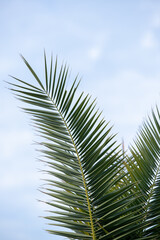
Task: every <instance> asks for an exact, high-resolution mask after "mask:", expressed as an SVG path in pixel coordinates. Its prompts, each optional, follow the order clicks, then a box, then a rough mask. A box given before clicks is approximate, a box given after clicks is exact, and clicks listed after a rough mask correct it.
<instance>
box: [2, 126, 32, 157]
mask: <svg viewBox="0 0 160 240" xmlns="http://www.w3.org/2000/svg"><path fill="white" fill-rule="evenodd" d="M32 139H33V136H32V132H29V131H26V130H22V131H11V132H2V133H1V138H0V152H1V156H2V157H3V158H8V157H10V156H13V155H14V154H15V153H16V152H17V151H19V149H20V148H21V147H22V146H24V145H25V144H30V143H32Z"/></svg>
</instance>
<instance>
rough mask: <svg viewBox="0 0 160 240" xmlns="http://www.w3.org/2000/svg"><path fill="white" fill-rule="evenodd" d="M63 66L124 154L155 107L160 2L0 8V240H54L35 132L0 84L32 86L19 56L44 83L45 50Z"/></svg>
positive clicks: (8, 4)
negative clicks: (94, 102) (42, 190)
mask: <svg viewBox="0 0 160 240" xmlns="http://www.w3.org/2000/svg"><path fill="white" fill-rule="evenodd" d="M44 48H45V50H46V53H47V56H48V58H49V57H50V54H51V52H52V53H53V56H54V57H55V56H56V55H58V59H59V63H61V62H62V61H63V60H65V61H67V63H68V64H69V66H70V68H71V71H72V73H71V78H72V79H73V78H74V77H75V75H76V74H77V73H79V75H80V76H82V82H81V85H80V90H84V91H85V92H86V93H87V92H89V93H90V94H92V96H93V97H97V102H98V104H97V106H98V107H100V109H101V110H103V116H104V117H105V119H106V120H107V121H111V124H113V125H114V128H113V133H118V136H117V140H118V141H119V142H121V140H122V138H123V139H124V144H125V148H127V146H128V144H129V143H130V142H132V139H133V138H134V137H135V135H136V132H137V130H138V128H139V126H140V125H141V123H142V121H143V120H144V118H145V117H146V116H147V115H148V114H150V112H151V107H154V106H155V104H158V105H159V102H160V1H158V0H157V1H156V0H152V1H149V0H134V1H127V0H126V1H125V0H121V1H119V0H113V1H109V0H104V1H103V0H99V1H94V0H92V1H89V0H86V1H84V0H81V1H78V0H77V1H71V0H68V1H65V0H63V1H62V0H59V1H58V0H52V1H51V0H50V1H49V0H45V1H42V0H27V1H23V0H21V1H20V0H18V1H17V0H14V1H13V0H6V1H2V0H1V1H0V81H1V84H0V110H1V113H0V165H1V167H0V239H2V240H35V239H38V240H51V239H52V240H53V239H57V240H58V239H59V240H60V239H63V238H62V237H56V236H53V235H49V234H48V233H47V232H45V231H44V229H46V228H47V226H46V225H45V223H46V221H45V220H44V219H43V218H40V217H39V216H43V215H45V213H44V210H45V209H46V206H44V205H43V204H41V203H39V202H37V199H46V198H47V197H46V196H45V197H44V196H42V194H41V193H40V192H39V191H38V190H37V189H38V188H39V187H40V186H41V185H42V184H43V182H42V181H40V180H39V179H40V178H43V177H44V176H43V174H42V173H41V172H40V171H39V169H40V168H42V167H43V166H42V165H41V164H40V163H39V162H38V161H37V160H36V158H37V157H38V153H37V152H36V151H35V145H34V144H33V141H34V140H36V135H35V132H34V131H33V128H32V127H31V124H30V123H31V122H30V120H29V117H28V116H27V115H25V114H24V113H23V112H22V111H21V110H20V109H19V108H18V106H22V105H21V104H20V103H19V102H18V101H17V100H16V99H14V97H13V95H12V94H11V92H10V91H9V90H8V89H7V85H6V83H5V82H4V81H3V80H6V81H9V80H10V78H9V77H8V74H11V75H14V76H16V77H20V78H22V79H24V80H29V81H30V82H32V81H33V78H31V75H30V74H29V73H28V70H27V69H26V67H25V66H24V63H23V62H22V60H21V58H20V56H19V53H22V54H23V55H24V56H25V58H26V59H27V60H28V61H29V62H30V63H31V65H32V66H33V67H34V69H35V70H36V72H38V74H39V76H40V77H41V79H42V78H43V77H44V72H43V70H44V69H43V65H44V64H43V50H44Z"/></svg>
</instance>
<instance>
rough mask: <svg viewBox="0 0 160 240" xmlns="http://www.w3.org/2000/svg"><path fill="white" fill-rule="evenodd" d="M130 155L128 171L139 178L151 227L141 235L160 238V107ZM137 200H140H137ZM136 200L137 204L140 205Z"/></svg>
mask: <svg viewBox="0 0 160 240" xmlns="http://www.w3.org/2000/svg"><path fill="white" fill-rule="evenodd" d="M130 151H131V157H130V158H128V170H129V171H130V176H131V181H132V182H134V181H136V182H137V183H138V184H136V186H137V188H136V190H137V191H140V192H141V193H142V198H141V202H143V205H142V211H143V212H144V213H145V214H144V218H143V222H148V224H149V226H148V227H147V228H146V229H143V231H142V233H141V234H142V235H144V236H150V237H151V239H159V238H160V194H159V193H160V114H159V111H158V108H157V110H156V112H154V111H152V118H150V117H149V118H148V120H146V121H145V122H144V123H143V126H142V128H141V129H140V131H139V134H138V137H137V139H136V141H135V146H134V147H133V146H132V147H131V149H130ZM137 203H138V202H137ZM137 203H135V204H137Z"/></svg>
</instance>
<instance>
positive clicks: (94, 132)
mask: <svg viewBox="0 0 160 240" xmlns="http://www.w3.org/2000/svg"><path fill="white" fill-rule="evenodd" d="M22 58H23V60H24V63H25V64H26V66H27V67H28V69H29V70H30V72H31V73H32V75H33V77H34V79H35V80H36V83H37V84H38V86H37V85H36V86H34V85H32V84H31V83H28V82H25V81H23V80H21V79H19V78H15V77H13V78H14V80H15V81H16V82H17V83H10V84H11V85H12V88H11V90H12V91H13V92H14V93H15V94H16V96H17V98H18V99H20V100H21V101H23V102H25V103H27V104H29V105H31V107H30V108H26V107H25V108H23V109H24V110H25V111H26V112H27V113H28V114H31V115H32V119H33V121H34V124H35V126H36V128H38V131H39V132H40V134H41V136H43V138H44V142H42V143H41V145H43V146H44V148H43V150H42V152H43V154H44V156H45V159H46V160H45V162H46V163H47V164H48V166H49V170H47V171H46V172H47V173H48V174H49V175H50V176H51V177H50V178H49V179H48V180H46V181H47V187H46V188H45V189H44V190H43V192H44V193H46V194H47V195H49V196H50V198H51V201H48V202H46V203H47V204H49V205H50V206H53V207H56V208H57V209H59V211H56V213H55V212H53V211H50V216H47V217H46V218H47V219H48V220H50V222H51V224H53V225H54V226H62V227H63V228H66V231H55V230H48V231H49V232H50V233H52V234H58V235H61V236H64V237H68V238H70V239H93V240H95V239H124V240H125V239H126V240H127V239H138V237H139V232H141V229H145V228H147V226H148V223H147V222H145V221H143V219H144V212H143V211H142V205H144V201H142V196H141V191H140V190H141V189H140V190H139V189H138V188H137V190H136V191H135V187H136V184H137V183H136V181H135V179H137V177H136V176H137V175H136V174H134V175H135V178H134V181H133V182H131V181H130V174H129V173H128V172H127V171H126V164H124V163H125V159H124V156H123V152H122V151H121V150H120V148H119V146H118V145H117V143H116V141H115V136H114V135H112V134H111V128H110V127H109V124H108V123H106V122H105V120H104V119H102V118H101V113H99V112H98V111H97V110H96V109H95V101H91V99H90V96H89V95H85V94H84V93H80V94H79V96H78V97H75V93H76V90H77V88H78V85H79V82H78V80H77V77H76V78H75V80H74V82H73V84H72V85H71V87H70V88H69V89H68V90H67V89H66V82H67V77H68V67H67V66H66V65H65V66H63V65H62V66H61V68H60V70H59V69H58V64H57V59H56V62H55V64H54V66H53V60H52V57H51V64H50V69H49V71H48V68H47V61H46V55H45V54H44V61H45V86H44V84H43V82H42V81H41V80H40V78H39V77H38V76H37V74H36V73H35V71H34V70H33V69H32V67H31V66H30V65H29V63H28V62H27V61H26V60H25V59H24V57H22ZM132 153H133V155H134V154H136V153H134V151H132ZM135 161H136V160H134V161H133V162H132V165H135V164H134V163H135ZM153 165H154V163H153ZM144 182H145V181H144ZM135 202H136V205H134V203H135ZM155 205H156V203H155ZM67 229H69V230H67ZM141 239H148V238H145V237H144V238H141Z"/></svg>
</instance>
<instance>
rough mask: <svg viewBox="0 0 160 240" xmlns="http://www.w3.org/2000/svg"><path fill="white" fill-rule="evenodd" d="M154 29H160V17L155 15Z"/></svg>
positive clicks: (153, 20)
mask: <svg viewBox="0 0 160 240" xmlns="http://www.w3.org/2000/svg"><path fill="white" fill-rule="evenodd" d="M152 27H154V28H159V27H160V16H159V15H154V16H153V19H152Z"/></svg>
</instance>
